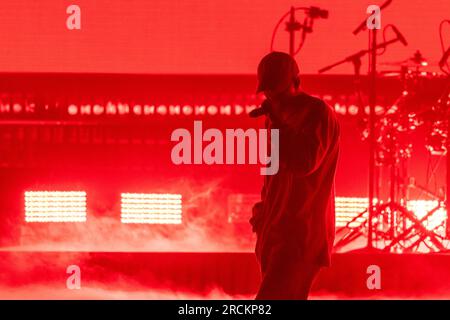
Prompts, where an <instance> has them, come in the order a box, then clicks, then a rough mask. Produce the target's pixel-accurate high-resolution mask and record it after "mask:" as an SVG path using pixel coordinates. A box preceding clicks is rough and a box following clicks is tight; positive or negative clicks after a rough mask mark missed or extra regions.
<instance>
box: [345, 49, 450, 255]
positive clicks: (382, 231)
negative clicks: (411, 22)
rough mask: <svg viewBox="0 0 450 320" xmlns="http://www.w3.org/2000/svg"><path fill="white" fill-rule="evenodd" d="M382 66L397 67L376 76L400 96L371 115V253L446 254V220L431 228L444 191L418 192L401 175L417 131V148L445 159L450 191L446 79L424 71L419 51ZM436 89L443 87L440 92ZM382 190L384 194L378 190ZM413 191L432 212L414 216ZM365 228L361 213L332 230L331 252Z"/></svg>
mask: <svg viewBox="0 0 450 320" xmlns="http://www.w3.org/2000/svg"><path fill="white" fill-rule="evenodd" d="M384 65H387V66H396V67H399V69H400V70H394V71H383V72H380V73H379V75H380V76H381V77H386V78H392V77H394V78H396V79H398V80H399V81H400V82H401V84H402V88H403V90H402V92H401V93H400V95H399V97H398V98H397V99H396V100H395V102H394V103H393V104H392V105H391V106H390V107H389V108H387V109H386V110H385V111H384V112H383V113H382V114H377V115H376V123H375V131H374V134H375V137H376V149H375V167H376V169H375V177H376V183H375V185H376V187H375V195H376V197H375V205H374V208H373V215H372V232H373V241H374V243H375V247H376V248H377V249H380V250H383V251H386V252H397V253H399V252H405V253H406V252H414V251H421V252H423V251H426V252H442V251H446V250H447V248H446V245H447V244H448V242H449V239H450V220H449V219H448V217H447V219H441V220H442V221H441V223H439V224H435V223H431V222H433V221H436V220H437V219H435V218H436V215H438V214H442V212H445V210H446V208H447V203H446V199H447V198H448V191H447V195H446V192H445V190H444V188H441V190H439V191H436V190H433V191H432V190H429V189H428V188H426V187H421V186H418V185H417V184H416V182H415V179H414V178H411V177H409V176H408V170H407V169H408V162H409V160H410V159H411V157H412V156H413V151H414V148H413V143H412V133H413V132H415V131H418V130H419V129H420V130H421V132H423V133H425V137H426V138H425V140H424V141H423V143H424V146H425V148H426V150H428V152H429V154H430V155H435V156H439V157H444V156H446V157H447V186H450V173H449V172H450V160H449V159H450V155H449V154H448V153H447V150H448V148H449V147H450V139H449V129H450V78H448V77H446V76H444V75H442V74H438V73H436V72H428V71H425V69H426V68H427V67H429V66H430V65H429V63H428V62H427V60H426V59H425V58H424V57H423V56H422V54H421V53H420V52H419V51H417V52H416V53H415V54H414V55H413V56H412V57H411V58H409V59H407V60H405V61H400V62H395V63H387V64H384ZM439 79H441V81H439ZM442 80H443V81H442ZM436 83H441V84H442V83H444V86H443V88H441V87H442V85H440V86H437V85H436ZM368 131H369V128H368V127H366V128H363V134H362V137H363V139H365V138H367V136H368ZM384 172H388V174H387V175H388V178H387V179H381V176H382V174H383V173H384ZM385 182H388V183H387V184H386V183H385ZM384 185H385V186H386V189H384V190H380V189H383V188H384ZM426 185H428V183H427V184H426ZM414 190H416V191H418V192H419V193H420V195H426V196H427V199H432V201H431V203H432V206H431V207H430V206H429V207H427V208H426V210H425V212H422V213H421V214H420V215H418V214H417V213H416V212H414V209H412V208H411V207H410V206H409V202H410V200H412V199H410V195H411V194H412V193H413V192H414ZM381 198H385V199H387V200H386V201H383V200H381ZM415 201H421V200H417V199H416V200H415ZM361 221H362V223H359V222H361ZM357 222H358V223H357ZM367 225H368V212H367V210H366V211H364V212H361V213H360V214H359V215H357V216H356V217H355V218H354V219H352V220H351V221H349V222H348V223H347V225H346V227H344V228H342V229H340V230H338V233H337V236H338V239H339V240H338V241H337V243H336V249H340V248H343V247H344V246H347V245H348V244H350V243H351V242H353V241H355V240H356V239H357V238H360V237H364V236H366V235H367V234H366V233H367V229H368V228H367Z"/></svg>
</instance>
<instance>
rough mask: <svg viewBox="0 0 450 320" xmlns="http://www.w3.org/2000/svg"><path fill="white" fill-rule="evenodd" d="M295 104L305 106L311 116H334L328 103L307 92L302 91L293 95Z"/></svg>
mask: <svg viewBox="0 0 450 320" xmlns="http://www.w3.org/2000/svg"><path fill="white" fill-rule="evenodd" d="M295 104H297V105H299V106H302V107H305V108H306V109H307V110H308V112H309V114H310V116H312V117H313V118H316V119H324V118H335V112H334V110H333V109H332V108H331V106H330V105H328V104H327V103H325V101H323V100H322V99H320V98H318V97H314V96H312V95H309V94H307V93H304V92H302V93H300V94H298V95H297V96H295Z"/></svg>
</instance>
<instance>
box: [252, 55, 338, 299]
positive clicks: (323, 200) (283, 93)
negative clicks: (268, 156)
mask: <svg viewBox="0 0 450 320" xmlns="http://www.w3.org/2000/svg"><path fill="white" fill-rule="evenodd" d="M258 81H259V84H258V92H261V91H263V92H264V94H265V96H266V97H267V100H266V101H265V102H264V103H263V106H262V107H261V109H259V110H258V111H256V113H254V115H255V114H256V115H257V114H265V115H266V127H267V128H268V129H272V128H278V129H279V130H280V146H279V150H280V155H279V159H280V169H279V171H278V173H277V174H275V175H272V176H270V175H268V176H265V180H264V186H263V189H262V192H261V202H258V203H256V204H255V206H254V207H253V214H252V218H251V219H250V223H251V224H252V227H253V231H254V232H256V234H257V242H256V249H255V252H256V255H257V258H258V262H259V263H260V267H261V273H262V282H261V286H260V288H259V291H258V294H257V296H256V299H307V297H308V294H309V290H310V288H311V285H312V282H313V280H314V278H315V276H316V275H317V273H318V272H319V270H320V268H321V267H323V266H328V265H329V264H330V254H331V249H332V247H333V241H334V228H335V224H334V222H335V221H334V219H335V218H334V176H335V171H336V164H337V160H338V153H339V124H338V121H337V119H336V115H335V113H334V111H333V110H332V109H331V108H330V107H329V106H328V105H326V104H325V103H324V102H323V101H322V100H320V99H318V98H314V97H312V96H310V95H307V94H306V93H303V92H299V85H300V78H299V69H298V66H297V63H296V62H295V60H294V59H293V58H292V57H291V56H290V55H288V54H285V53H281V52H272V53H270V54H268V55H266V56H265V57H264V58H263V59H262V61H261V62H260V64H259V66H258Z"/></svg>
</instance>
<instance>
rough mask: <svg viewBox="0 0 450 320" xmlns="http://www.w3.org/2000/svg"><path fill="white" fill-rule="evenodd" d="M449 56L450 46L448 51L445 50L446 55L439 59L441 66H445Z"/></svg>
mask: <svg viewBox="0 0 450 320" xmlns="http://www.w3.org/2000/svg"><path fill="white" fill-rule="evenodd" d="M449 56H450V47H449V48H448V49H447V51H445V52H444V55H443V56H442V58H441V60H439V67H441V68H443V67H444V64H445V63H446V62H447V60H448V57H449Z"/></svg>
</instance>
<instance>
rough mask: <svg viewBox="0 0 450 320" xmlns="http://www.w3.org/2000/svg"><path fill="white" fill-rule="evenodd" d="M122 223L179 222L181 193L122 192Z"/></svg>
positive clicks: (180, 218)
mask: <svg viewBox="0 0 450 320" xmlns="http://www.w3.org/2000/svg"><path fill="white" fill-rule="evenodd" d="M121 221H122V223H138V224H181V223H182V197H181V194H167V193H164V194H161V193H122V194H121Z"/></svg>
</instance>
